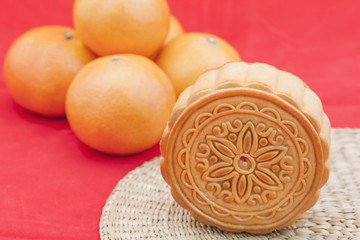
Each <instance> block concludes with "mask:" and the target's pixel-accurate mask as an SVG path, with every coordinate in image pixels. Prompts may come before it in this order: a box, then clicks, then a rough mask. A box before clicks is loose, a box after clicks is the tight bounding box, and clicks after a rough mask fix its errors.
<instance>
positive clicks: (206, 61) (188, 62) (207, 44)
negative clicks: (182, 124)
mask: <svg viewBox="0 0 360 240" xmlns="http://www.w3.org/2000/svg"><path fill="white" fill-rule="evenodd" d="M240 60H241V59H240V56H239V54H238V53H237V52H236V50H235V49H234V48H233V47H232V46H230V44H229V43H227V42H226V41H225V40H223V39H221V38H219V37H217V36H214V35H211V34H206V33H185V34H182V35H180V36H179V37H177V38H176V39H174V40H173V41H171V42H170V43H169V44H168V45H167V46H166V47H165V48H164V49H163V50H162V51H161V53H160V55H159V56H158V58H157V60H156V63H157V64H158V65H159V66H160V67H161V68H162V69H163V70H164V71H165V73H166V74H167V75H168V76H169V77H170V79H171V81H172V83H173V85H174V88H175V91H176V93H177V95H179V94H180V93H181V92H182V91H183V90H184V89H185V88H186V87H188V86H189V85H190V84H191V83H192V82H193V81H195V80H196V79H197V78H198V77H199V76H200V75H201V74H202V73H203V72H205V71H207V70H209V69H212V68H217V67H220V66H221V65H223V64H225V63H227V62H232V61H240Z"/></svg>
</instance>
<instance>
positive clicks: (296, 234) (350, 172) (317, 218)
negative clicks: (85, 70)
mask: <svg viewBox="0 0 360 240" xmlns="http://www.w3.org/2000/svg"><path fill="white" fill-rule="evenodd" d="M330 161H331V175H330V178H329V181H328V183H327V184H326V185H325V186H324V187H323V189H322V191H321V196H320V199H319V201H318V203H317V204H316V205H315V206H314V207H313V208H312V209H310V210H309V211H307V212H305V213H304V214H303V215H302V217H301V218H300V219H299V220H298V221H296V222H295V224H293V225H292V226H290V227H288V228H285V229H281V230H276V231H274V232H272V233H270V234H266V235H254V234H248V233H238V234H234V233H227V232H223V231H221V230H218V229H217V228H215V227H210V226H206V225H204V224H202V223H199V222H198V221H196V220H194V219H193V218H192V217H191V215H190V213H189V212H188V211H187V210H184V209H183V208H181V207H180V206H179V205H178V204H177V203H176V202H175V201H174V200H173V198H172V196H171V194H170V188H169V187H168V185H167V184H166V183H165V182H164V180H163V179H162V177H161V174H160V167H159V164H160V158H155V159H154V160H152V161H150V162H146V163H145V164H144V165H142V166H141V167H139V168H137V169H135V170H134V171H132V172H130V173H129V174H128V175H127V176H126V177H125V178H123V179H122V180H121V181H120V182H119V183H118V185H117V186H116V188H115V189H114V190H113V192H112V193H111V195H110V197H109V198H108V200H107V201H106V205H105V207H104V209H103V213H102V216H101V220H100V236H101V239H102V240H110V239H111V240H112V239H194V240H195V239H296V240H302V239H360V129H332V144H331V160H330Z"/></svg>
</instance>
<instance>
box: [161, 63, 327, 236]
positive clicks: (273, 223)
mask: <svg viewBox="0 0 360 240" xmlns="http://www.w3.org/2000/svg"><path fill="white" fill-rule="evenodd" d="M330 128H331V127H330V122H329V119H328V117H327V116H326V115H325V113H324V111H323V107H322V103H321V101H320V99H319V98H318V96H317V95H316V94H315V93H314V92H313V91H312V90H310V88H309V87H308V86H307V85H306V84H305V83H304V82H303V81H302V80H301V79H299V78H298V77H296V76H294V75H292V74H290V73H288V72H284V71H280V70H278V69H276V68H275V67H272V66H270V65H266V64H260V63H253V64H248V63H244V62H232V63H228V64H225V65H224V66H222V67H220V68H219V69H215V70H211V71H208V72H206V73H204V74H203V75H202V76H200V78H199V79H198V80H197V81H195V82H194V83H193V85H191V86H190V87H188V88H187V89H186V90H185V91H184V92H183V93H182V94H181V95H180V96H179V99H178V101H177V103H176V105H175V107H174V109H173V112H172V115H171V117H170V119H169V121H168V124H167V127H166V129H165V131H164V134H163V137H162V140H161V152H162V156H163V159H162V162H161V173H162V175H163V177H164V179H165V181H166V182H167V183H168V184H169V185H170V187H171V193H172V196H173V197H174V199H175V200H176V201H177V202H178V203H179V204H180V205H181V206H182V207H184V208H185V209H187V210H189V211H190V212H191V214H192V216H193V217H194V218H195V219H197V220H198V221H200V222H203V223H205V224H208V225H212V226H216V227H218V228H219V229H221V230H224V231H229V232H242V231H246V232H249V233H256V234H262V233H269V232H271V231H273V230H275V229H280V228H284V227H287V226H289V225H291V224H292V223H294V222H295V221H296V220H297V219H298V218H299V216H300V214H301V213H303V212H304V211H306V210H308V209H309V208H311V207H312V206H313V205H314V204H315V203H316V201H317V200H318V198H319V194H320V189H321V187H322V186H323V185H324V184H325V183H326V181H327V179H328V177H329V161H328V160H329V145H330Z"/></svg>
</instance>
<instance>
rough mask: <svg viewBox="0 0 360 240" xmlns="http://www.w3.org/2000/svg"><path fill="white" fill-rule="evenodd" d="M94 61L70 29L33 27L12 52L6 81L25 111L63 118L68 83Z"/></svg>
mask: <svg viewBox="0 0 360 240" xmlns="http://www.w3.org/2000/svg"><path fill="white" fill-rule="evenodd" d="M95 58H96V56H95V55H94V54H93V53H92V52H91V51H90V50H89V49H87V48H86V47H85V46H84V44H83V43H82V42H81V41H80V40H79V38H78V37H77V34H76V33H75V31H74V30H73V29H71V28H67V27H61V26H46V27H38V28H34V29H31V30H30V31H28V32H26V33H24V34H23V35H22V36H20V37H19V38H18V39H17V40H16V41H15V42H14V43H13V45H12V46H11V48H10V49H9V51H8V53H7V55H6V58H5V63H4V77H5V82H6V85H7V87H8V89H9V91H10V93H11V95H12V97H13V98H14V100H15V101H16V102H17V103H18V104H20V105H21V106H23V107H24V108H26V109H28V110H30V111H33V112H36V113H38V114H41V115H45V116H63V115H65V96H66V91H67V89H68V87H69V84H70V83H71V81H72V80H73V78H74V76H75V75H76V73H77V72H78V71H79V70H80V69H81V68H82V67H83V66H84V65H85V64H86V63H88V62H90V61H91V60H93V59H95Z"/></svg>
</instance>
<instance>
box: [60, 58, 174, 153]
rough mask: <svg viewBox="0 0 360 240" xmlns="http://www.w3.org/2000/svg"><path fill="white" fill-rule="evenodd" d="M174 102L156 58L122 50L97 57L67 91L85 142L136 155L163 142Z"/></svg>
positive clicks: (68, 106)
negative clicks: (160, 141)
mask: <svg viewBox="0 0 360 240" xmlns="http://www.w3.org/2000/svg"><path fill="white" fill-rule="evenodd" d="M175 101H176V95H175V92H174V90H173V86H172V84H171V82H170V80H169V78H168V77H167V76H166V75H165V73H164V72H163V71H162V70H161V69H160V68H159V67H158V66H157V65H156V64H155V63H154V62H153V61H151V60H150V59H148V58H146V57H142V56H138V55H133V54H120V55H113V56H106V57H102V58H99V59H96V60H95V61H93V62H91V63H89V64H88V65H86V66H85V67H84V68H83V69H82V70H81V71H80V72H79V74H78V75H77V76H76V78H75V79H74V81H73V82H72V84H71V85H70V88H69V91H68V94H67V98H66V114H67V117H68V121H69V123H70V126H71V128H72V129H73V131H74V132H75V134H76V135H77V136H78V137H79V139H80V140H81V141H83V142H84V143H85V144H87V145H89V146H91V147H93V148H95V149H97V150H99V151H102V152H105V153H110V154H119V155H123V154H133V153H137V152H141V151H144V150H146V149H148V148H150V147H151V146H153V145H154V144H156V143H157V142H158V141H159V140H160V138H161V134H162V132H163V130H164V129H165V126H166V122H167V120H168V118H169V116H170V113H171V111H172V108H173V106H174V104H175Z"/></svg>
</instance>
